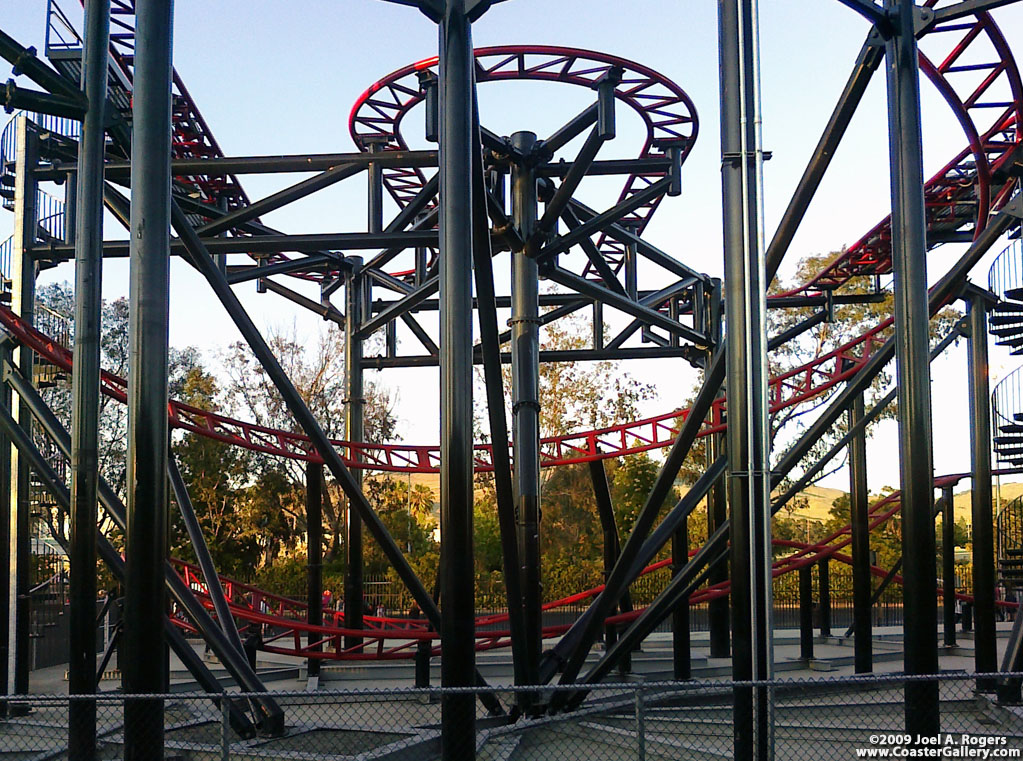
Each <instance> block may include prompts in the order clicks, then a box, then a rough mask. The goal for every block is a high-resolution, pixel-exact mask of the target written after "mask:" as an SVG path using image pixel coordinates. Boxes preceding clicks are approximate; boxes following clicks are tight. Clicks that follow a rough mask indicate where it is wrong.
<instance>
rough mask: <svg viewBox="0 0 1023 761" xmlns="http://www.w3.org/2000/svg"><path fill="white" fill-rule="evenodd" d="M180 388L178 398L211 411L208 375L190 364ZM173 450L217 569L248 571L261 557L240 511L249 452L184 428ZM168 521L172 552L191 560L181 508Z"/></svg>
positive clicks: (214, 388) (213, 406)
mask: <svg viewBox="0 0 1023 761" xmlns="http://www.w3.org/2000/svg"><path fill="white" fill-rule="evenodd" d="M182 391H183V393H182V396H181V400H182V401H184V402H186V403H188V404H191V405H194V406H196V407H202V408H203V409H208V410H211V411H216V408H217V404H216V397H217V384H216V381H215V380H214V378H213V376H212V375H210V374H208V373H206V372H204V371H202V370H201V369H199V368H194V369H193V370H192V371H191V372H189V374H188V376H187V377H186V379H185V382H184V386H183V389H182ZM174 455H175V457H177V460H178V463H179V468H180V470H181V476H182V480H184V482H185V484H186V487H187V488H188V493H189V497H190V498H191V501H192V506H193V508H194V510H195V515H196V519H197V520H198V522H199V526H200V528H201V529H202V533H203V536H204V538H205V539H206V544H207V546H208V547H209V549H210V555H211V556H212V557H213V561H214V563H215V564H216V566H217V568H218V569H219V570H220V572H222V573H226V574H229V575H238V574H243V575H247V574H248V573H249V572H250V571H251V570H252V569H254V568H256V567H257V566H258V565H259V560H260V553H259V545H258V542H257V540H256V534H254V533H253V532H252V531H250V530H249V526H248V525H247V524H246V520H245V518H246V516H245V514H244V511H243V510H242V501H243V494H244V491H245V488H246V486H247V481H248V477H249V476H248V473H249V459H250V456H249V453H248V452H246V451H245V450H243V449H240V448H239V447H233V446H230V445H229V444H225V443H224V442H221V441H217V440H215V439H211V438H208V437H206V436H200V435H199V434H196V433H192V432H187V433H185V434H184V435H183V436H182V437H181V439H180V441H178V442H177V443H176V444H175V446H174ZM171 526H172V529H171V530H172V533H171V554H172V555H174V556H175V557H180V558H182V559H186V560H194V558H195V554H194V552H193V549H192V543H191V541H190V539H189V537H188V534H187V532H186V531H185V527H184V523H183V521H182V518H181V514H180V510H178V511H176V512H175V513H174V514H173V519H172V523H171Z"/></svg>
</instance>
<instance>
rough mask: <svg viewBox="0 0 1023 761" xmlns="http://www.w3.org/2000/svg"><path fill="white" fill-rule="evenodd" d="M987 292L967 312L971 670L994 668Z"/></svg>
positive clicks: (992, 520) (975, 300) (974, 297)
mask: <svg viewBox="0 0 1023 761" xmlns="http://www.w3.org/2000/svg"><path fill="white" fill-rule="evenodd" d="M985 296H986V294H973V296H972V298H970V300H969V312H970V315H969V317H970V332H969V346H970V362H969V370H970V472H971V473H972V474H973V516H972V518H973V632H974V633H973V648H974V650H973V652H974V668H975V669H976V670H977V672H978V673H982V674H989V673H992V672H994V671H997V670H998V654H997V648H996V643H995V542H994V519H993V516H992V508H991V504H992V498H993V495H992V493H991V394H990V391H989V390H988V379H989V370H988V350H987V331H988V326H987V307H988V304H987V301H986V300H985Z"/></svg>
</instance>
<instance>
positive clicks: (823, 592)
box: [817, 557, 831, 637]
mask: <svg viewBox="0 0 1023 761" xmlns="http://www.w3.org/2000/svg"><path fill="white" fill-rule="evenodd" d="M817 595H818V596H819V597H820V601H819V602H820V611H821V636H822V637H830V636H831V558H830V557H823V558H821V559H820V560H818V561H817Z"/></svg>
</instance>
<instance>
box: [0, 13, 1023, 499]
mask: <svg viewBox="0 0 1023 761" xmlns="http://www.w3.org/2000/svg"><path fill="white" fill-rule="evenodd" d="M73 2H74V0H63V3H64V4H66V5H71V4H72V3H73ZM45 8H46V3H45V0H0V26H2V27H3V29H4V31H6V32H8V33H9V34H12V35H13V36H15V37H16V38H17V39H19V40H20V41H22V42H23V43H25V44H34V45H36V46H37V47H38V48H39V49H40V50H41V49H42V48H43V32H44V18H45ZM176 8H177V10H176V20H175V65H176V67H177V70H178V72H179V73H180V74H181V76H182V77H183V79H184V81H185V82H186V84H187V86H188V88H189V90H190V91H191V93H192V95H193V97H194V98H195V100H196V102H197V103H198V105H199V108H200V109H201V111H202V113H203V115H204V116H205V118H206V120H207V122H208V123H209V124H210V125H211V127H212V128H213V131H214V133H215V135H216V136H217V139H218V141H219V142H220V144H221V146H222V147H223V149H224V150H225V152H226V153H227V154H229V155H252V154H271V153H301V152H321V151H346V150H351V149H352V143H351V140H350V138H349V136H348V129H347V119H348V113H349V110H350V108H351V105H352V103H353V102H354V100H355V99H356V98H357V97H358V96H359V94H361V93H362V92H363V91H364V90H365V89H366V87H367V86H368V85H369V84H371V83H372V82H374V81H376V80H377V79H379V78H381V77H382V76H383V75H385V74H387V73H388V72H390V71H392V70H394V69H396V68H398V67H400V66H403V65H405V64H407V63H409V62H411V61H415V60H419V59H422V58H425V57H429V56H432V55H435V54H436V44H437V40H436V36H437V35H436V27H435V25H434V24H432V23H431V22H429V21H428V20H427V19H426V18H425V17H423V16H422V15H420V14H419V13H418V12H416V11H415V10H413V9H411V8H408V7H405V6H400V5H392V4H389V3H383V2H379V1H378V0H344V1H343V2H338V0H332V1H330V2H326V1H313V0H307V1H305V2H301V3H286V2H279V1H275V2H268V1H267V0H178V2H177V3H176ZM761 13H762V16H761V37H762V46H763V47H762V58H763V88H764V135H765V139H764V142H765V148H767V149H768V150H771V151H772V152H773V154H774V158H773V160H772V161H771V162H769V163H768V165H767V167H766V171H765V181H766V189H765V198H766V213H765V216H766V228H767V234H768V237H770V235H771V233H772V232H773V230H774V228H775V226H776V224H777V220H778V218H779V216H780V214H781V212H782V210H783V209H784V206H785V204H786V202H787V200H788V197H789V194H790V193H791V191H792V188H793V187H794V186H795V184H796V181H797V180H798V177H799V175H800V173H801V172H802V169H803V167H804V165H805V163H806V160H807V158H808V157H809V155H810V153H811V152H812V150H813V147H814V145H815V144H816V141H817V138H818V136H819V134H820V130H821V128H822V127H823V124H824V123H825V121H826V119H827V117H828V115H829V114H830V111H831V109H832V107H833V105H834V101H835V98H836V97H837V95H838V92H839V91H840V89H841V87H842V85H843V84H844V82H845V80H846V78H847V76H848V73H849V70H850V67H851V65H852V62H853V60H854V58H855V56H856V53H857V51H858V49H859V47H860V44H861V43H862V41H863V39H864V37H865V35H866V33H867V24H866V22H864V21H863V20H862V19H860V17H859V16H857V15H856V14H855V13H853V12H852V11H850V10H849V9H847V8H845V7H844V6H842V5H840V4H839V3H838V2H837V0H775V1H774V2H770V3H764V4H762V9H761ZM994 15H995V17H996V19H997V20H998V21H999V23H1000V25H1001V27H1002V30H1003V32H1004V33H1005V34H1006V36H1007V37H1008V39H1009V43H1010V46H1012V47H1013V48H1014V49H1015V50H1016V51H1017V52H1018V54H1019V55H1020V57H1021V58H1023V7H1015V8H1005V9H1001V10H999V11H997V12H995V14H994ZM474 42H475V44H476V45H478V46H481V45H493V44H506V43H544V44H559V45H572V46H578V47H583V48H590V49H594V50H600V51H604V52H608V53H613V54H616V55H620V56H623V57H626V58H631V59H634V60H636V61H638V62H640V63H643V64H645V65H648V66H650V67H652V68H654V69H657V70H658V71H660V72H662V73H663V74H665V75H667V76H669V77H671V78H673V79H674V80H676V81H677V82H678V83H679V84H680V85H681V86H682V87H683V88H684V89H685V90H686V91H687V92H688V93H689V95H690V96H691V98H692V99H693V101H694V102H695V104H696V108H697V111H698V113H699V116H700V120H701V131H700V137H699V140H698V142H697V145H696V148H695V150H694V151H693V153H692V155H691V157H690V158H689V160H688V162H687V164H686V167H685V172H684V174H685V187H684V191H683V195H682V196H681V197H680V198H678V199H668V201H666V202H665V203H664V204H662V206H661V209H660V211H659V212H658V214H657V216H656V218H655V220H654V222H653V223H652V224H651V225H650V227H649V228H648V231H649V232H648V235H649V237H650V239H651V240H652V241H653V242H654V243H656V244H657V245H660V246H662V247H663V248H665V249H667V250H669V251H671V252H672V253H674V254H675V255H676V256H678V257H679V258H681V259H683V260H684V261H686V262H687V263H689V264H691V265H693V266H695V267H697V268H699V269H701V270H704V271H706V272H709V273H712V274H718V273H720V271H721V250H720V218H721V211H720V187H719V176H720V175H719V149H718V124H717V113H718V108H717V103H718V93H717V52H716V3H714V2H711V0H675V1H674V2H668V1H667V0H656V1H655V0H637V1H636V2H632V3H621V2H593V0H589V1H586V2H584V1H583V0H560V1H559V2H549V1H544V0H508V1H507V2H505V3H502V4H500V5H497V6H495V7H494V8H493V9H492V10H491V11H490V12H489V13H488V14H487V15H486V16H485V17H484V18H483V19H482V20H481V21H479V22H478V23H477V24H476V25H475V29H474ZM927 44H928V43H927V42H926V41H925V43H924V45H925V48H924V49H925V51H926V49H927V48H926V46H927ZM884 96H885V88H884V77H883V72H880V73H879V74H878V75H876V76H875V78H874V81H873V82H872V84H871V87H870V89H869V91H868V93H867V96H866V98H865V100H864V103H863V104H862V106H861V108H860V112H859V113H858V114H857V117H856V119H855V120H854V122H853V124H852V127H851V128H850V133H849V135H848V137H847V140H846V142H845V143H844V144H843V146H842V147H841V149H840V150H839V152H838V154H837V156H836V159H835V162H834V165H833V167H832V169H831V171H830V172H829V175H828V177H827V178H826V180H825V182H824V184H823V185H822V187H821V190H820V192H819V193H818V197H817V199H816V200H815V202H814V205H813V206H812V207H811V210H810V215H809V216H808V218H807V220H806V222H805V223H804V225H803V227H802V229H801V230H800V232H799V234H798V235H797V237H796V239H795V241H794V242H793V245H792V248H791V249H790V260H789V261H790V264H794V263H795V261H796V259H798V257H799V256H802V255H805V254H808V253H818V252H824V251H830V250H835V249H837V248H839V247H841V246H842V245H848V244H851V243H852V242H854V241H855V240H856V239H857V238H859V237H860V235H862V233H863V232H865V231H866V230H867V229H869V228H870V227H871V226H873V225H874V224H875V223H876V222H877V221H878V220H879V219H880V218H881V217H883V216H884V215H885V214H886V213H887V209H888V175H887V136H886V130H885V125H886V117H885V108H884ZM573 98H575V96H574V95H567V96H566V94H565V91H564V89H563V88H562V89H559V88H557V87H549V86H546V85H540V86H532V87H523V86H517V85H504V84H495V85H485V86H483V87H481V107H482V113H483V119H484V121H485V123H486V124H488V125H489V126H490V128H491V129H494V130H495V131H498V132H501V133H505V134H507V133H509V132H511V131H514V130H518V129H533V130H535V131H537V132H539V133H541V134H544V133H546V132H549V131H550V128H551V127H552V126H555V125H557V124H558V123H560V122H561V121H563V120H564V119H566V118H568V117H570V116H571V115H573V114H574V113H575V111H577V110H578V107H579V101H578V100H577V99H573ZM923 104H924V110H925V117H926V120H927V131H926V135H925V141H924V147H925V156H926V160H927V173H928V175H929V174H930V173H932V172H933V171H935V170H936V169H937V168H939V167H940V166H941V165H943V164H944V163H945V161H946V160H947V159H948V158H949V157H951V156H952V155H953V154H954V153H955V152H956V151H958V150H959V149H960V148H962V146H963V145H964V144H965V141H964V138H963V136H962V131H961V130H960V128H959V127H958V125H957V124H956V123H955V121H954V120H953V119H952V118H951V116H950V113H949V111H948V109H947V108H946V107H945V106H944V104H943V102H942V101H940V99H938V97H937V96H936V95H935V92H934V90H933V88H931V87H930V85H928V84H926V83H925V85H924V95H923ZM634 126H635V125H634V124H630V123H629V121H628V117H623V122H622V125H621V129H620V130H619V135H620V136H619V139H618V140H616V141H615V144H613V145H612V146H610V147H609V150H608V155H622V156H626V155H635V152H636V151H637V150H638V147H639V145H638V142H637V138H638V136H637V134H636V132H635V129H634ZM296 179H298V177H297V176H281V175H277V176H270V177H263V178H257V177H250V178H243V184H244V185H245V187H246V188H247V190H248V191H249V194H250V196H251V197H253V198H257V197H260V196H262V195H264V194H266V193H268V192H272V191H273V190H275V189H277V188H279V187H281V186H283V185H286V184H290V183H291V182H293V181H295V180H296ZM585 187H586V186H584V188H585ZM591 191H592V192H593V193H594V196H593V197H594V198H596V199H598V200H597V201H596V202H595V204H594V205H600V202H601V200H602V199H604V197H605V196H606V195H607V193H608V190H607V188H606V187H602V186H598V185H597V184H596V183H594V186H593V187H592V188H591ZM364 198H365V196H364V189H363V185H362V184H361V183H359V182H357V181H356V182H350V183H346V184H342V185H341V186H338V187H336V188H334V189H332V190H330V191H328V192H324V193H322V194H318V195H316V196H313V197H312V198H310V199H309V200H308V202H306V203H303V204H301V205H296V206H295V207H294V208H289V209H286V210H282V211H280V212H278V213H275V214H273V215H268V216H267V217H266V221H267V222H268V223H270V224H274V225H275V226H278V227H280V228H282V229H284V230H286V231H289V232H327V231H340V230H358V229H364V224H365V200H364ZM9 226H10V215H7V214H0V235H2V236H6V234H7V232H8V230H9ZM107 237H108V238H117V239H121V238H124V237H125V235H124V232H123V230H121V229H119V228H117V227H116V226H114V225H110V226H109V227H108V231H107ZM997 250H1000V247H997ZM997 250H996V251H994V252H993V253H997ZM955 255H956V250H955V249H954V248H953V247H945V248H944V249H940V250H939V251H936V252H934V253H933V254H932V256H931V259H930V271H931V273H932V278H933V277H936V276H937V275H940V274H941V272H942V271H943V268H944V266H945V265H946V264H947V263H948V262H949V261H951V260H952V258H953V257H954V256H955ZM499 266H504V265H499ZM986 273H987V265H986V263H984V264H983V265H982V266H981V267H978V269H977V271H976V273H975V275H974V279H975V280H977V281H978V282H980V283H984V282H985V281H986ZM126 276H127V267H126V265H125V264H124V263H123V262H111V263H109V264H108V265H107V268H106V283H105V291H106V293H107V295H108V296H117V295H121V294H123V293H124V292H126V283H127V279H126ZM47 277H51V278H53V279H57V280H70V279H72V271H71V268H70V267H69V266H63V267H61V268H58V269H57V270H56V271H55V272H53V273H52V274H51V273H47ZM240 292H241V294H242V296H243V298H244V300H245V302H246V304H248V306H249V308H250V309H251V310H252V312H253V314H254V316H256V317H257V319H258V320H259V321H260V322H261V323H262V324H263V325H264V326H268V325H278V326H280V325H282V324H284V325H290V323H291V321H292V320H295V321H296V325H297V327H298V329H299V330H300V331H307V330H309V331H312V330H316V329H317V328H318V327H319V325H320V323H319V321H318V319H316V318H310V317H307V316H305V315H304V314H297V315H293V313H292V310H290V309H289V308H288V307H287V306H286V305H284V304H283V303H282V302H281V301H280V300H279V299H277V298H276V297H273V296H262V297H257V296H256V295H255V294H254V288H253V287H252V286H245V287H242V288H241V289H240ZM207 294H208V291H207V290H206V286H205V285H204V284H203V283H202V282H201V281H200V280H199V279H198V278H196V277H195V276H194V275H192V274H191V273H190V272H189V271H188V270H187V269H186V268H185V267H184V266H183V265H180V263H177V264H175V266H174V267H173V285H172V303H173V306H174V314H173V316H172V328H171V330H172V333H171V338H172V342H174V343H175V344H176V345H186V344H194V345H197V346H199V347H200V348H202V349H203V350H205V351H212V350H215V349H216V348H218V347H223V346H224V345H226V344H227V343H228V342H230V341H232V340H235V339H236V334H235V333H234V330H233V328H232V327H231V326H230V324H229V322H228V321H227V319H226V316H224V315H223V313H222V310H220V308H219V306H217V305H215V304H214V303H213V301H212V299H211V298H209V297H208V296H207ZM310 295H312V294H310ZM993 360H994V361H993V363H992V364H993V367H992V370H993V373H994V374H995V377H996V378H997V377H1000V376H1002V375H1004V374H1006V373H1007V372H1009V371H1011V370H1012V369H1014V368H1015V367H1016V366H1017V365H1018V362H1017V359H1016V358H1012V357H1007V356H1006V355H1005V354H1004V353H1000V352H995V353H994V355H993ZM630 369H631V371H632V372H633V373H634V374H636V375H639V376H643V377H644V379H646V380H648V381H651V382H655V383H656V384H657V387H658V392H659V399H658V400H657V401H656V402H652V403H650V405H649V406H648V408H647V409H645V410H644V412H645V413H647V414H655V413H658V412H662V411H664V410H666V409H671V408H673V407H675V406H677V404H678V403H679V402H680V400H681V399H682V398H683V397H684V396H685V394H686V393H687V392H688V390H689V388H690V386H691V383H692V379H693V376H692V374H691V373H689V372H688V371H686V370H685V366H684V365H683V366H680V363H679V362H678V361H665V362H658V363H653V362H649V363H648V362H643V363H632V364H631V366H630ZM933 375H934V378H935V386H934V394H935V409H936V410H939V414H936V415H935V437H936V442H937V445H936V447H935V467H936V470H937V472H939V473H944V472H952V471H959V470H968V467H969V459H968V450H967V448H966V443H965V442H966V441H967V439H968V437H967V410H966V406H965V395H966V376H965V353H964V350H963V349H962V348H959V349H954V350H952V351H950V352H949V353H948V354H947V356H946V358H945V359H942V360H940V361H939V362H937V363H936V364H935V365H934V372H933ZM435 377H436V373H435V371H393V372H388V373H386V374H384V376H383V378H382V380H383V381H384V382H385V383H387V384H390V385H392V386H395V387H397V388H399V394H400V400H401V404H400V407H399V410H398V411H399V415H400V416H401V417H402V418H403V433H404V434H405V436H406V438H407V439H408V440H410V441H415V442H423V443H427V442H432V441H435V440H436V436H437V434H436V422H435V420H436V380H435ZM680 379H681V380H680ZM951 399H954V400H955V403H954V404H949V403H948V400H951ZM949 410H950V411H949ZM894 446H895V429H894V425H888V424H886V425H883V426H881V427H880V428H879V430H878V432H877V434H876V435H875V437H874V440H873V442H872V446H871V455H872V457H871V464H870V468H871V470H870V473H871V488H873V489H878V488H880V487H881V486H883V485H885V484H896V483H897V481H898V471H897V456H896V454H895V451H896V450H895V448H894ZM830 483H831V485H836V486H840V487H841V486H844V485H845V483H846V481H845V476H844V475H842V476H837V477H835V478H833V479H832V480H831V482H830Z"/></svg>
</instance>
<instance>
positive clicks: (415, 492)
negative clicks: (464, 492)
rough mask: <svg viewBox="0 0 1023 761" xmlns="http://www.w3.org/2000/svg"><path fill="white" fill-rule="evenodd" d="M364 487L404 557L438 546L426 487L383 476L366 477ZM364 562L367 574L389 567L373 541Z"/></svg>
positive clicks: (430, 496) (378, 572)
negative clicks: (434, 535)
mask: <svg viewBox="0 0 1023 761" xmlns="http://www.w3.org/2000/svg"><path fill="white" fill-rule="evenodd" d="M364 489H365V492H366V498H367V499H368V500H369V502H370V504H371V505H373V508H374V510H376V513H377V515H378V516H380V520H381V521H383V524H384V526H386V527H387V532H388V533H389V534H390V535H391V538H392V539H394V542H395V544H397V545H398V547H399V548H400V549H401V550H402V551H404V552H405V554H406V556H407V557H410V558H411V557H417V556H420V555H423V554H425V553H428V552H432V551H435V550H436V549H437V547H436V544H437V543H436V541H435V540H434V537H433V532H434V530H435V529H436V528H437V521H436V519H435V518H434V517H433V492H432V491H431V490H430V488H429V487H427V486H424V485H423V484H412V482H411V480H409V481H407V482H405V483H403V482H402V481H399V480H397V479H395V478H390V477H386V476H384V477H374V478H368V479H366V482H365V484H364ZM364 562H365V569H366V572H367V573H377V574H382V573H386V572H387V570H388V568H389V567H390V563H389V561H388V560H387V558H386V557H385V556H384V553H383V551H382V550H381V549H380V548H379V547H378V546H377V544H376V543H375V542H373V543H370V544H369V545H368V546H367V547H366V552H365V555H364Z"/></svg>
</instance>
